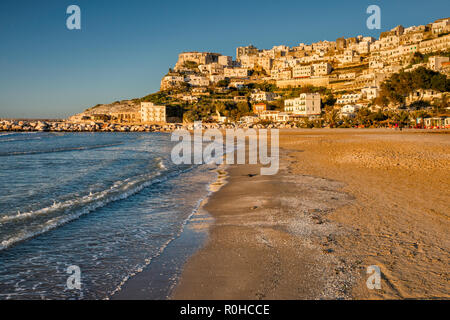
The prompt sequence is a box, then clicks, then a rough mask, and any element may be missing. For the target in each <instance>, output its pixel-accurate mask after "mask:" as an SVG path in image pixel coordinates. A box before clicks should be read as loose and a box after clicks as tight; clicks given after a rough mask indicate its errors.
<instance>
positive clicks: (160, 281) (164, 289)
mask: <svg viewBox="0 0 450 320" xmlns="http://www.w3.org/2000/svg"><path fill="white" fill-rule="evenodd" d="M214 170H215V171H216V172H217V177H216V179H215V180H214V181H213V182H211V184H209V185H208V190H209V192H208V194H207V195H206V196H205V197H204V198H202V199H199V203H198V206H197V207H196V208H195V209H194V211H193V212H192V214H191V215H190V216H189V217H188V218H187V219H186V221H185V222H184V223H183V225H182V227H181V229H180V232H179V234H178V236H177V237H175V238H174V239H173V240H172V241H170V242H169V243H167V245H166V246H165V247H164V248H162V249H161V252H160V254H159V255H157V256H155V257H153V258H152V261H151V262H150V263H149V264H148V265H147V266H146V267H144V269H143V270H142V271H141V272H139V273H137V274H134V275H131V276H130V277H129V278H128V279H126V280H124V282H123V283H122V284H121V285H120V286H119V287H118V288H116V290H115V291H114V292H113V293H112V294H111V295H110V296H109V297H108V300H149V299H150V300H166V299H169V297H170V296H171V294H172V291H173V290H174V288H175V287H176V286H177V284H178V282H179V278H180V276H181V272H182V270H183V266H184V265H185V263H186V261H187V260H188V259H190V257H191V256H192V255H193V254H195V253H196V252H197V251H198V250H200V249H201V248H202V247H203V246H204V244H205V242H206V241H207V237H208V230H209V228H210V227H211V225H212V224H213V217H212V216H211V215H210V214H209V213H208V212H207V211H206V210H204V206H205V205H206V204H207V203H208V201H209V198H210V196H211V195H212V194H213V193H215V192H217V191H218V190H220V188H221V187H222V186H223V185H224V184H226V178H227V175H226V173H225V171H224V168H223V167H222V166H219V167H218V168H216V169H214Z"/></svg>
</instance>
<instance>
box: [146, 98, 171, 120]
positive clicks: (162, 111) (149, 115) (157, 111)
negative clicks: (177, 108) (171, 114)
mask: <svg viewBox="0 0 450 320" xmlns="http://www.w3.org/2000/svg"><path fill="white" fill-rule="evenodd" d="M141 121H142V122H166V106H157V105H155V104H153V103H152V102H141Z"/></svg>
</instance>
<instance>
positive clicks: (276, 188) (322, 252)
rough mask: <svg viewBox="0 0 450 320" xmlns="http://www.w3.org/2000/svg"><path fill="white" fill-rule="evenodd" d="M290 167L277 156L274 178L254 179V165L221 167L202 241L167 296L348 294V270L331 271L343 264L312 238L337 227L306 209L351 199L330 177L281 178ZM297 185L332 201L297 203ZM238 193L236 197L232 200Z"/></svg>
mask: <svg viewBox="0 0 450 320" xmlns="http://www.w3.org/2000/svg"><path fill="white" fill-rule="evenodd" d="M282 153H283V156H287V153H288V152H287V151H286V150H283V151H282ZM290 165H291V163H290V161H284V163H283V164H282V167H281V169H280V172H279V173H278V174H277V175H274V176H260V175H259V169H260V166H259V165H238V166H236V165H234V166H230V167H228V170H227V171H228V174H229V181H228V183H227V184H226V185H225V186H224V187H223V188H222V189H221V190H220V191H219V192H217V193H214V194H213V195H212V196H211V197H210V199H209V201H208V203H207V204H206V205H205V210H207V211H208V212H210V214H211V215H212V216H213V218H214V223H213V225H212V226H211V228H210V232H209V237H208V240H207V243H206V244H205V246H204V247H203V248H202V249H200V250H199V251H197V253H196V254H194V255H193V256H192V257H191V258H190V259H189V260H188V262H187V264H186V265H185V267H184V270H183V273H182V276H181V280H180V282H179V283H178V286H177V287H176V288H175V290H174V292H173V294H172V296H171V299H175V300H184V299H194V300H197V299H198V300H205V299H208V300H211V299H212V300H217V299H219V300H221V299H231V300H235V299H242V300H247V299H255V300H260V299H348V298H349V295H348V292H347V288H348V287H349V286H350V283H351V282H352V281H353V273H354V272H353V271H352V270H350V272H349V273H350V274H351V275H350V276H349V275H348V274H341V275H337V274H335V267H336V266H339V267H340V268H346V266H344V265H342V263H341V262H339V261H336V260H335V259H334V257H332V256H331V255H329V252H328V249H327V248H326V246H323V245H321V244H320V242H319V241H318V239H321V238H323V237H324V236H325V237H326V236H327V235H328V236H329V235H334V234H335V233H337V232H342V230H339V229H340V228H339V226H337V225H334V224H331V223H328V222H326V221H324V220H322V218H321V217H320V216H321V215H322V213H321V212H319V211H317V212H316V213H315V215H314V216H313V217H308V214H309V213H310V212H312V211H314V210H320V211H323V212H326V211H328V210H334V208H337V207H340V206H342V205H345V204H346V203H347V202H349V201H351V197H349V196H348V195H346V194H345V193H342V192H340V191H339V189H340V187H341V186H340V184H339V183H336V182H334V181H330V180H326V179H321V178H317V177H313V176H295V177H290V178H289V175H290V171H291V169H290ZM298 179H300V180H301V181H300V182H299V181H298ZM295 180H297V181H295ZM305 187H307V188H314V189H316V190H321V189H323V191H322V192H323V194H322V195H325V194H326V196H330V195H334V196H336V198H334V199H330V200H329V201H328V200H327V201H321V199H319V198H314V197H310V195H308V196H305V197H304V198H303V199H302V201H305V202H304V203H299V202H298V201H296V200H297V195H296V194H295V193H296V191H297V190H299V189H303V188H305ZM238 194H243V195H244V196H243V197H241V198H239V201H236V195H238ZM280 197H282V198H280ZM277 198H280V199H277ZM307 198H308V199H307ZM233 199H234V201H233ZM299 209H301V210H300V212H299ZM246 212H247V214H246ZM310 279H314V283H311V281H310Z"/></svg>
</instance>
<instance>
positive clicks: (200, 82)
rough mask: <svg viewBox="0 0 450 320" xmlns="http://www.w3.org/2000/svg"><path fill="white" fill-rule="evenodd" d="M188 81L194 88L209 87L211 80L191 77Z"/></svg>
mask: <svg viewBox="0 0 450 320" xmlns="http://www.w3.org/2000/svg"><path fill="white" fill-rule="evenodd" d="M186 80H187V82H188V83H189V84H190V85H191V86H193V87H206V86H209V79H208V78H207V77H204V76H197V75H189V76H188V77H187V78H186Z"/></svg>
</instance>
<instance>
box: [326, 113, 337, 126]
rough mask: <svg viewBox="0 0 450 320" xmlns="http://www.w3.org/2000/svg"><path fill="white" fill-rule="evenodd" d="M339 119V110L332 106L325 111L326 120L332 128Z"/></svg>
mask: <svg viewBox="0 0 450 320" xmlns="http://www.w3.org/2000/svg"><path fill="white" fill-rule="evenodd" d="M338 120H339V112H338V111H337V110H336V109H334V108H331V109H330V110H326V111H325V121H326V122H327V123H328V124H329V126H330V128H334V127H335V126H336V124H337V122H338Z"/></svg>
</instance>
